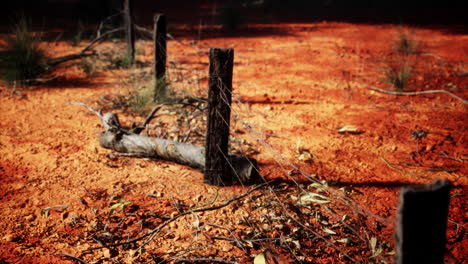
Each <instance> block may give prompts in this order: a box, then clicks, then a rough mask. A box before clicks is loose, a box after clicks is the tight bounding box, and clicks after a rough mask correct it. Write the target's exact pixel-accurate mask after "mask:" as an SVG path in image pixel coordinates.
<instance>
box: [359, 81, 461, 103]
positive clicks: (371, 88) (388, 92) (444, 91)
mask: <svg viewBox="0 0 468 264" xmlns="http://www.w3.org/2000/svg"><path fill="white" fill-rule="evenodd" d="M366 88H367V89H370V90H374V91H377V92H381V93H385V94H393V95H421V94H433V93H444V94H448V95H450V96H452V97H453V98H455V99H458V100H460V101H462V103H464V104H468V100H465V99H463V98H461V97H459V96H457V95H455V94H453V93H451V92H449V91H446V90H428V91H419V92H398V91H388V90H384V89H380V88H378V87H375V86H370V85H368V86H366Z"/></svg>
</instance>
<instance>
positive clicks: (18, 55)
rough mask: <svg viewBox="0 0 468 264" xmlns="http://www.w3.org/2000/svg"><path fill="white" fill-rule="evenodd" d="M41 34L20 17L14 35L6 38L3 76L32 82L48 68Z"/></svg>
mask: <svg viewBox="0 0 468 264" xmlns="http://www.w3.org/2000/svg"><path fill="white" fill-rule="evenodd" d="M40 42H41V38H40V35H38V34H33V33H32V32H31V23H30V22H29V21H27V20H26V19H25V18H24V17H23V18H20V19H19V21H18V23H17V24H16V25H15V27H14V29H13V36H11V37H7V38H6V45H5V47H3V48H4V51H3V52H2V53H3V54H2V56H1V57H2V59H1V62H0V67H1V72H2V78H3V79H4V80H5V81H7V82H9V83H10V82H13V81H17V82H19V83H21V84H28V83H30V81H29V80H30V79H35V78H37V77H38V76H39V75H40V74H41V73H44V72H45V71H46V70H47V65H46V60H47V56H46V54H45V52H44V51H43V50H42V49H41V48H40V47H39V45H40Z"/></svg>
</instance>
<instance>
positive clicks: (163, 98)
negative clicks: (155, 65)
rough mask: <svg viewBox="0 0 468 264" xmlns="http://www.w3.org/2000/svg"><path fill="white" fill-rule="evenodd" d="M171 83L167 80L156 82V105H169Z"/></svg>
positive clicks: (154, 98)
mask: <svg viewBox="0 0 468 264" xmlns="http://www.w3.org/2000/svg"><path fill="white" fill-rule="evenodd" d="M168 88H169V83H168V82H167V81H166V78H164V77H163V78H160V79H158V80H156V81H155V82H154V94H153V101H154V102H155V103H167V102H168V101H170V97H169V91H168Z"/></svg>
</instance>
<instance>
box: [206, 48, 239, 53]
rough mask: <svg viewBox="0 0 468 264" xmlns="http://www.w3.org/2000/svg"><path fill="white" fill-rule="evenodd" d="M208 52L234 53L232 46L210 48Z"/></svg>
mask: <svg viewBox="0 0 468 264" xmlns="http://www.w3.org/2000/svg"><path fill="white" fill-rule="evenodd" d="M209 52H210V54H212V53H234V49H232V48H210V50H209Z"/></svg>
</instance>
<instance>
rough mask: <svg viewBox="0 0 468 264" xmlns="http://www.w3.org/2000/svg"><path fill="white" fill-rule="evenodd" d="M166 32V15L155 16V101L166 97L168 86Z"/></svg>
mask: <svg viewBox="0 0 468 264" xmlns="http://www.w3.org/2000/svg"><path fill="white" fill-rule="evenodd" d="M166 32H167V22H166V16H165V15H164V14H156V15H154V32H153V38H154V101H155V102H156V101H158V99H159V98H161V97H164V96H165V95H164V94H163V93H165V86H166V60H167V52H166V46H167V45H166Z"/></svg>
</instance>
